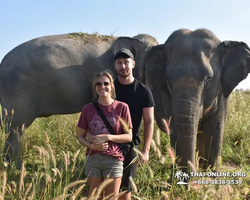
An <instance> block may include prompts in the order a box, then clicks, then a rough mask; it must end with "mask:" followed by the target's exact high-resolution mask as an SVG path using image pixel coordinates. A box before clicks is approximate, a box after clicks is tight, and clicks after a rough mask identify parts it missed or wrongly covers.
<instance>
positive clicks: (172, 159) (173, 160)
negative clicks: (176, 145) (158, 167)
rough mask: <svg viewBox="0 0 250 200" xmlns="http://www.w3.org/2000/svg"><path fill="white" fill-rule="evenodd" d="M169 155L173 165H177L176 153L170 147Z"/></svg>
mask: <svg viewBox="0 0 250 200" xmlns="http://www.w3.org/2000/svg"><path fill="white" fill-rule="evenodd" d="M168 155H169V157H170V159H171V162H172V164H174V163H175V153H174V150H173V149H172V148H170V147H169V148H168Z"/></svg>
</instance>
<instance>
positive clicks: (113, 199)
mask: <svg viewBox="0 0 250 200" xmlns="http://www.w3.org/2000/svg"><path fill="white" fill-rule="evenodd" d="M126 193H127V191H122V192H120V193H119V194H118V195H116V196H113V197H112V198H111V199H110V200H116V199H119V197H121V196H122V195H124V194H126ZM105 199H106V198H105Z"/></svg>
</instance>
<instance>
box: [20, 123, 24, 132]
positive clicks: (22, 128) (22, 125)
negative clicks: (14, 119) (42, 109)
mask: <svg viewBox="0 0 250 200" xmlns="http://www.w3.org/2000/svg"><path fill="white" fill-rule="evenodd" d="M24 129H25V124H23V125H22V129H21V130H22V132H23V131H24Z"/></svg>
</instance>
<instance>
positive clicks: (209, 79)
mask: <svg viewBox="0 0 250 200" xmlns="http://www.w3.org/2000/svg"><path fill="white" fill-rule="evenodd" d="M211 78H212V77H207V79H206V80H205V86H206V85H207V84H208V83H209V82H210V81H211Z"/></svg>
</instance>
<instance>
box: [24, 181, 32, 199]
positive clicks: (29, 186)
mask: <svg viewBox="0 0 250 200" xmlns="http://www.w3.org/2000/svg"><path fill="white" fill-rule="evenodd" d="M31 187H32V183H28V187H27V188H26V191H25V193H24V199H26V196H27V195H28V193H29V191H30V189H31Z"/></svg>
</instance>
